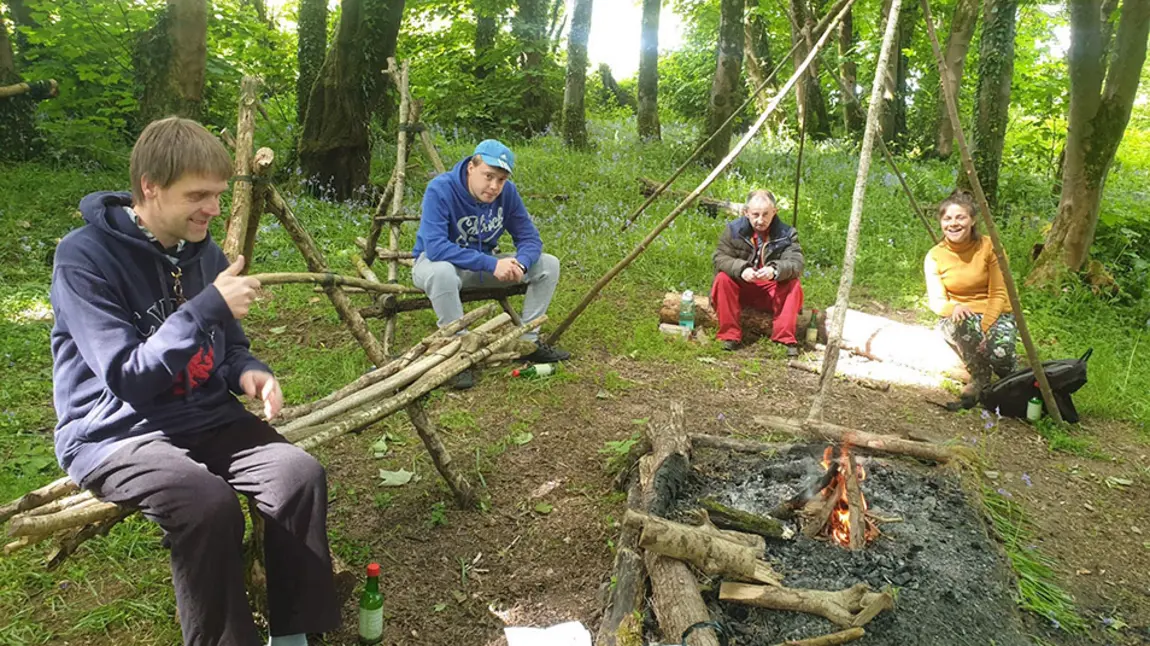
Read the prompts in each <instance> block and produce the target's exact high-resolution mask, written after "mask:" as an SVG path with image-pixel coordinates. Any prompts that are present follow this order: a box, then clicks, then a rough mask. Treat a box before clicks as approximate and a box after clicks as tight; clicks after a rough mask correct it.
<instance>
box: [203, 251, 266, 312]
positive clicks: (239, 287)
mask: <svg viewBox="0 0 1150 646" xmlns="http://www.w3.org/2000/svg"><path fill="white" fill-rule="evenodd" d="M243 269H244V257H243V256H239V257H238V258H236V261H235V262H233V263H232V264H231V265H229V266H228V268H227V269H225V270H223V271H222V272H220V275H219V276H216V279H215V281H213V282H212V284H213V285H215V286H216V289H218V290H219V291H220V296H223V297H224V301H225V302H226V303H227V304H228V309H230V310H231V311H232V316H233V317H235V318H236V319H242V318H243V317H245V316H247V315H248V308H249V307H251V304H252V301H254V300H255V298H256V290H258V289H259V288H260V281H258V280H256V279H255V278H249V277H247V276H241V275H240V272H241V271H243Z"/></svg>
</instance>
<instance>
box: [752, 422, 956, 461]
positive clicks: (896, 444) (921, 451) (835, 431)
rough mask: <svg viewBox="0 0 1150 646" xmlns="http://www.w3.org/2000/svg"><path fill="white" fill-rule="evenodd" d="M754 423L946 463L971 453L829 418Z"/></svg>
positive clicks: (816, 437) (883, 451) (870, 448)
mask: <svg viewBox="0 0 1150 646" xmlns="http://www.w3.org/2000/svg"><path fill="white" fill-rule="evenodd" d="M754 423H755V424H756V425H758V426H765V427H767V428H771V429H774V430H777V431H782V432H784V433H790V434H791V435H795V436H797V437H811V438H815V439H818V440H823V441H826V442H837V443H840V444H850V445H851V446H852V447H855V448H861V449H866V450H870V451H877V452H879V453H892V454H895V455H909V456H911V457H915V458H919V459H922V460H931V461H933V462H939V463H947V462H950V461H952V460H956V459H964V460H969V459H970V458H971V457H972V456H971V454H970V452H969V451H967V450H964V449H963V448H962V447H948V446H942V445H939V444H932V443H930V442H920V441H917V440H907V439H903V438H901V437H895V436H893V435H880V434H877V433H868V432H866V431H858V430H855V429H852V428H847V427H845V426H838V425H836V424H831V423H829V422H820V421H814V420H799V419H793V418H787V417H776V416H774V415H756V416H755V417H754Z"/></svg>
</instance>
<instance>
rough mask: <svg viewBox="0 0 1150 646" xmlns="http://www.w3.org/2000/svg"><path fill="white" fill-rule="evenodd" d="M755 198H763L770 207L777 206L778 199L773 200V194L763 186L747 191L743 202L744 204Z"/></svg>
mask: <svg viewBox="0 0 1150 646" xmlns="http://www.w3.org/2000/svg"><path fill="white" fill-rule="evenodd" d="M755 198H760V199H764V200H766V201H768V202H770V203H771V206H772V207H774V208H776V209H777V208H779V204H778V201H777V200H775V194H774V193H772V192H770V191H768V190H767V189H765V188H757V189H755V190H753V191H751V192H750V193H748V194H747V201H746V202H744V204H750V203H751V202H753V201H754V200H755Z"/></svg>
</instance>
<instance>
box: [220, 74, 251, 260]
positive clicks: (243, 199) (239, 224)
mask: <svg viewBox="0 0 1150 646" xmlns="http://www.w3.org/2000/svg"><path fill="white" fill-rule="evenodd" d="M258 90H259V79H257V78H256V77H254V76H245V77H244V78H243V80H242V81H241V82H240V107H239V117H237V123H236V163H235V169H236V172H235V185H234V186H233V187H232V213H231V217H229V218H228V233H227V235H226V236H225V237H224V255H226V256H227V257H228V260H231V261H234V260H235V259H236V257H237V256H239V255H240V253H241V252H242V251H243V248H244V241H245V240H246V239H247V237H248V221H249V220H250V218H251V213H252V157H253V155H254V150H253V148H252V146H253V144H252V140H253V139H254V136H255V129H256V123H255V122H256V118H255V114H256V100H257V99H256V92H257V91H258ZM251 264H252V259H251V258H247V263H245V265H244V273H247V270H248V267H250V266H251Z"/></svg>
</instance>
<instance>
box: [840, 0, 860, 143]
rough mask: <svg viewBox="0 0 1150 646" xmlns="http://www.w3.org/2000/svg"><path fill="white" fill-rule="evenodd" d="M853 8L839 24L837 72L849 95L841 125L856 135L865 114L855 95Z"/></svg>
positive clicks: (856, 77)
mask: <svg viewBox="0 0 1150 646" xmlns="http://www.w3.org/2000/svg"><path fill="white" fill-rule="evenodd" d="M853 13H854V10H853V9H852V10H851V12H850V13H847V15H846V17H845V18H843V22H842V24H841V25H839V72H840V75H841V76H842V79H843V83H844V84H845V85H846V89H847V90H849V91H850V93H851V96H850V97H844V98H843V101H842V104H843V125H844V126H846V131H847V134H849V135H850V136H851V137H856V136H858V135H860V134H862V129H863V124H864V123H865V122H866V115H865V114H863V111H862V106H861V105H860V104H859V102H858V101H857V100H852V98H855V99H857V97H856V96H855V92H856V87H857V86H858V67H857V66H856V65H855V61H854V42H855V34H854V16H853Z"/></svg>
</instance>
